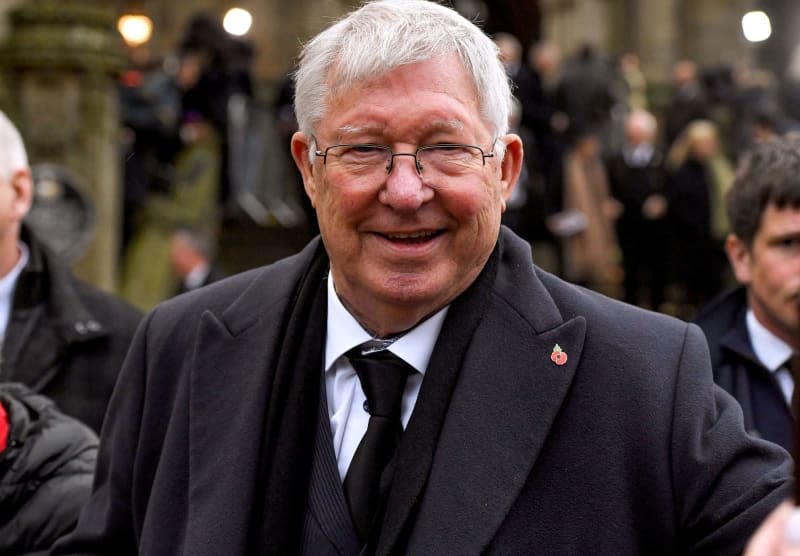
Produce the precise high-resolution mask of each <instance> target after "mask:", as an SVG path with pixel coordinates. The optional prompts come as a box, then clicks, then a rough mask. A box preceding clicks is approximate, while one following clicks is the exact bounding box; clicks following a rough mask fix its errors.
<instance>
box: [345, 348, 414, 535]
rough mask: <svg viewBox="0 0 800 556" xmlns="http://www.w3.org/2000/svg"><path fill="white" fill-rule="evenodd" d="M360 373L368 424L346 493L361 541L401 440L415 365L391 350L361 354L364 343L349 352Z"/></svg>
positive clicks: (377, 505)
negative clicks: (404, 408)
mask: <svg viewBox="0 0 800 556" xmlns="http://www.w3.org/2000/svg"><path fill="white" fill-rule="evenodd" d="M346 356H347V358H348V359H349V360H350V363H351V364H352V365H353V368H355V370H356V373H358V378H359V380H360V381H361V388H362V389H363V390H364V394H365V395H366V397H367V410H368V411H369V414H370V417H369V425H368V426H367V432H366V433H364V436H363V437H362V438H361V442H360V443H359V445H358V448H356V452H355V454H354V455H353V460H352V462H351V463H350V467H349V468H348V469H347V475H346V476H345V478H344V492H345V496H346V498H347V503H348V505H349V506H350V515H351V516H352V518H353V524H354V525H355V528H356V533H357V534H358V537H359V539H360V540H361V542H362V543H365V542H366V541H367V538H368V536H369V529H370V526H371V525H372V521H373V519H374V518H375V513H376V512H377V510H378V508H379V507H380V502H381V496H382V495H385V493H381V489H380V485H381V475H382V474H383V471H384V469H386V466H387V464H388V463H389V461H390V460H391V459H392V455H393V454H394V452H395V449H396V448H397V445H398V444H399V443H400V436H401V434H402V433H403V425H402V422H401V420H400V408H401V405H402V401H403V391H404V390H405V385H406V378H408V375H409V374H411V373H413V372H414V368H413V367H411V366H410V365H409V364H408V363H406V362H405V361H403V360H402V359H400V358H399V357H397V356H396V355H394V354H393V353H391V352H390V351H388V350H382V351H377V352H372V353H369V354H366V355H363V354H362V353H361V346H359V347H356V348H355V349H353V350H351V351H349V352H348V353H347V354H346Z"/></svg>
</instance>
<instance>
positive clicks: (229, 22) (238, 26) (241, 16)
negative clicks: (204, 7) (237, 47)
mask: <svg viewBox="0 0 800 556" xmlns="http://www.w3.org/2000/svg"><path fill="white" fill-rule="evenodd" d="M252 24H253V16H252V15H251V14H250V12H248V11H247V10H244V9H242V8H231V9H230V10H228V11H227V12H226V13H225V17H224V18H223V19H222V26H223V27H224V28H225V30H226V31H227V32H228V33H230V34H231V35H235V36H237V37H241V36H243V35H246V34H247V32H248V31H249V30H250V26H251V25H252Z"/></svg>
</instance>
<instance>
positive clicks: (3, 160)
mask: <svg viewBox="0 0 800 556" xmlns="http://www.w3.org/2000/svg"><path fill="white" fill-rule="evenodd" d="M27 169H28V155H27V153H26V152H25V144H24V143H23V142H22V136H21V135H20V134H19V131H18V130H17V128H16V126H15V125H14V124H13V123H12V122H11V120H9V119H8V116H6V115H5V114H4V113H3V112H0V173H2V175H3V176H5V178H6V179H11V177H12V176H13V175H14V172H16V171H17V170H27Z"/></svg>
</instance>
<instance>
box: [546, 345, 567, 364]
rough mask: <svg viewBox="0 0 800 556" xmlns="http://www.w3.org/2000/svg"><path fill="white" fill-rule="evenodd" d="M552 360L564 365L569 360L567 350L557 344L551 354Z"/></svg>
mask: <svg viewBox="0 0 800 556" xmlns="http://www.w3.org/2000/svg"><path fill="white" fill-rule="evenodd" d="M550 361H552V362H553V363H555V364H556V365H563V364H564V363H566V362H567V352H566V351H564V350H562V349H561V346H560V345H558V344H556V345H555V346H553V353H551V354H550Z"/></svg>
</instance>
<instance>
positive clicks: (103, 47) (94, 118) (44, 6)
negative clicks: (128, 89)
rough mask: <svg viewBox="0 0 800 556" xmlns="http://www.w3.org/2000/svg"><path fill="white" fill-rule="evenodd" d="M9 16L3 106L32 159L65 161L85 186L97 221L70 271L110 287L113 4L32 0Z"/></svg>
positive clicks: (117, 200) (115, 168) (116, 204)
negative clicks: (87, 241)
mask: <svg viewBox="0 0 800 556" xmlns="http://www.w3.org/2000/svg"><path fill="white" fill-rule="evenodd" d="M8 15H9V23H10V29H9V35H8V37H7V39H6V41H5V43H4V44H3V46H2V49H0V71H1V72H2V83H3V85H4V86H3V96H2V97H0V102H2V108H3V109H4V110H5V111H7V112H8V114H9V116H10V117H11V118H12V119H13V120H14V121H15V123H16V124H17V125H18V126H19V128H20V132H21V133H22V136H23V138H24V139H25V142H26V146H27V149H28V156H29V158H30V161H31V164H35V163H39V162H51V163H55V164H59V165H63V166H64V167H66V168H67V170H68V171H69V172H70V173H71V174H72V175H74V177H75V178H76V180H77V181H78V182H79V183H80V184H83V185H84V188H85V193H86V194H88V195H89V197H90V198H91V200H92V202H93V204H94V210H95V223H96V224H95V232H94V235H93V238H92V240H91V242H90V244H89V247H88V249H87V250H86V252H85V254H84V255H83V256H82V257H81V258H80V259H79V260H78V261H76V262H75V264H74V267H75V271H76V273H77V274H78V275H79V276H81V277H82V278H84V279H86V280H88V281H89V282H92V283H94V284H96V285H98V286H99V287H101V288H103V289H106V290H109V291H112V290H114V289H115V287H116V285H117V284H116V282H117V270H118V251H119V239H120V229H119V225H120V207H121V164H120V159H119V109H118V100H117V90H116V79H115V76H116V74H117V73H118V71H119V70H120V69H122V68H123V67H124V63H125V61H124V57H123V55H122V47H121V38H120V37H119V35H118V33H117V32H116V30H115V22H116V13H115V10H114V3H110V2H107V1H106V0H73V1H70V2H64V1H63V0H29V1H28V2H27V3H25V4H23V5H22V6H20V7H18V8H15V9H13V10H11V11H10V12H9V14H8Z"/></svg>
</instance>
